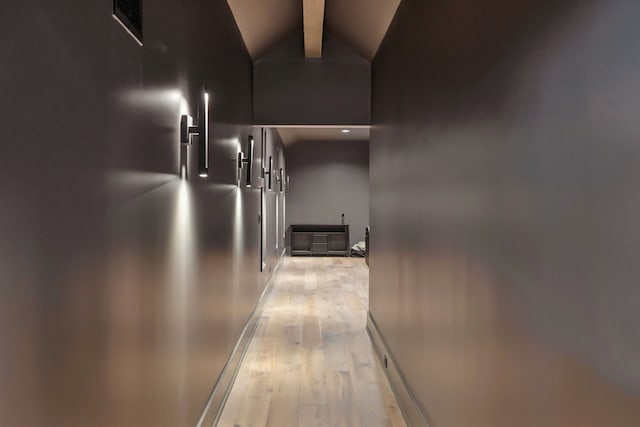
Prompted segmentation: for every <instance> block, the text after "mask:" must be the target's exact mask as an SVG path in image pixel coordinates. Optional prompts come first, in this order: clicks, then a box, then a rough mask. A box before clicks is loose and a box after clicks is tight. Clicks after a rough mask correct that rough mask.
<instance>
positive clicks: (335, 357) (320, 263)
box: [217, 257, 406, 427]
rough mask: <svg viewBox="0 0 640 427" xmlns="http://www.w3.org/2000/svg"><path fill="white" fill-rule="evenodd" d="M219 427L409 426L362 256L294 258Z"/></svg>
mask: <svg viewBox="0 0 640 427" xmlns="http://www.w3.org/2000/svg"><path fill="white" fill-rule="evenodd" d="M273 286H274V287H273V291H272V293H271V296H270V297H269V301H268V302H267V304H266V309H265V312H264V315H263V317H262V318H261V320H260V323H259V325H258V328H257V330H256V333H255V336H254V338H253V339H252V340H251V342H250V344H249V348H248V350H247V353H246V355H245V358H244V360H243V362H242V365H241V367H240V370H239V373H238V375H237V377H236V380H235V383H234V385H233V387H232V389H231V393H230V395H229V398H228V400H227V402H226V404H225V407H224V409H223V412H222V415H221V418H220V420H219V422H218V424H217V425H218V426H219V427H250V426H251V427H253V426H255V427H258V426H273V427H295V426H300V427H316V426H331V427H337V426H340V427H342V426H345V427H376V426H394V427H395V426H403V427H404V426H406V424H405V422H404V419H403V417H402V414H401V412H400V410H399V408H398V403H397V401H396V399H395V397H394V395H393V394H392V392H391V390H390V388H389V384H388V382H387V380H386V377H385V376H384V373H383V372H382V368H381V367H380V364H379V363H378V359H377V358H376V356H375V354H374V350H373V348H372V347H371V343H370V341H369V337H368V335H367V332H366V330H365V325H366V315H367V314H366V313H367V307H368V295H369V289H368V288H369V270H368V268H367V266H366V264H365V263H364V259H362V258H300V257H295V258H286V259H283V265H282V267H281V268H280V270H279V272H278V273H277V276H276V277H275V280H274V285H273Z"/></svg>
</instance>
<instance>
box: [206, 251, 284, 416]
mask: <svg viewBox="0 0 640 427" xmlns="http://www.w3.org/2000/svg"><path fill="white" fill-rule="evenodd" d="M283 259H284V257H280V258H279V259H278V263H277V264H276V267H275V268H274V269H273V273H272V274H271V278H270V279H269V281H268V282H267V285H266V286H265V287H264V290H263V291H262V295H261V296H260V298H259V299H258V303H257V304H256V307H255V309H254V310H253V313H251V316H249V320H247V323H246V324H245V327H244V329H243V330H242V333H241V334H240V338H239V339H238V342H237V343H236V346H235V347H234V349H233V351H232V352H231V356H230V357H229V359H228V360H227V363H226V364H225V366H224V369H223V370H222V374H220V378H219V379H218V382H217V383H216V385H215V387H214V388H213V391H212V392H211V395H210V396H209V400H208V401H207V405H206V406H205V408H204V412H203V413H202V415H201V416H200V419H199V420H198V423H197V424H196V427H214V426H216V425H217V423H218V419H219V418H220V415H221V413H222V409H223V408H224V404H225V402H226V401H227V398H228V397H229V393H230V392H231V387H232V386H233V382H234V381H235V379H236V376H237V374H238V370H239V369H240V365H241V364H242V360H243V359H244V356H245V353H246V352H247V348H248V347H249V343H250V342H251V338H253V335H254V334H255V332H256V329H257V327H258V322H259V320H260V318H261V317H262V314H263V313H264V309H265V306H266V303H267V301H268V299H269V296H270V295H271V291H272V290H273V281H274V279H275V277H276V274H277V273H278V270H279V269H280V266H281V264H282V261H283Z"/></svg>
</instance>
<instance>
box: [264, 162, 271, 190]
mask: <svg viewBox="0 0 640 427" xmlns="http://www.w3.org/2000/svg"><path fill="white" fill-rule="evenodd" d="M264 174H265V175H269V179H268V180H267V190H271V187H272V185H271V177H272V176H273V157H272V156H269V169H268V170H266V171H264Z"/></svg>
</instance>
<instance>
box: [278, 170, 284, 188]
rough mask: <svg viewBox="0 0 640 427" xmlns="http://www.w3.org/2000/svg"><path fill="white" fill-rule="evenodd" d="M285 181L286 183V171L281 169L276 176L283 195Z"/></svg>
mask: <svg viewBox="0 0 640 427" xmlns="http://www.w3.org/2000/svg"><path fill="white" fill-rule="evenodd" d="M283 181H284V170H283V169H282V168H280V170H279V171H278V173H277V174H276V182H277V183H278V185H279V187H280V188H279V190H280V192H281V193H282V188H283V186H284V183H283Z"/></svg>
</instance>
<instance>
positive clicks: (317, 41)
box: [302, 0, 324, 58]
mask: <svg viewBox="0 0 640 427" xmlns="http://www.w3.org/2000/svg"><path fill="white" fill-rule="evenodd" d="M303 2H304V3H303V7H302V10H303V21H304V56H305V58H321V57H322V27H323V23H324V0H303Z"/></svg>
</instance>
